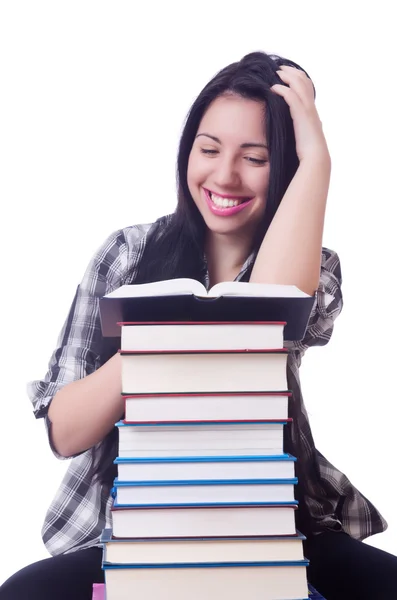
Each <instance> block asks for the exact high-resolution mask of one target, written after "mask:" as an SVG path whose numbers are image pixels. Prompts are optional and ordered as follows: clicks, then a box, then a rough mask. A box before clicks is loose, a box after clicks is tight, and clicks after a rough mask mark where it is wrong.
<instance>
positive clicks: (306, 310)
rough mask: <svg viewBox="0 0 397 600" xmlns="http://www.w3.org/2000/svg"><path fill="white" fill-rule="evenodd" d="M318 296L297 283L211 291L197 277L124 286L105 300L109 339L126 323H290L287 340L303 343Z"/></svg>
mask: <svg viewBox="0 0 397 600" xmlns="http://www.w3.org/2000/svg"><path fill="white" fill-rule="evenodd" d="M313 303H314V297H313V296H309V295H308V294H305V293H304V292H302V291H301V290H299V289H298V288H297V287H295V286H293V285H280V284H267V283H246V282H243V281H225V282H223V283H218V284H216V285H214V286H213V287H212V288H211V289H210V290H209V291H208V292H207V290H206V289H205V287H204V285H203V284H202V283H200V282H199V281H195V280H194V279H170V280H164V281H156V282H153V283H143V284H135V285H133V284H132V285H123V286H121V287H119V288H118V289H116V290H113V291H112V292H110V293H109V294H107V295H106V296H104V297H103V298H101V299H100V301H99V309H100V317H101V327H102V334H103V336H104V337H113V338H119V337H120V334H121V327H120V323H122V322H124V323H126V322H153V321H156V322H171V321H173V322H175V321H196V322H203V321H212V322H216V321H231V322H235V321H251V322H257V321H285V322H286V323H287V325H286V328H285V331H284V338H285V339H286V340H300V339H302V337H303V335H304V333H305V330H306V326H307V323H308V320H309V316H310V312H311V310H312V307H313Z"/></svg>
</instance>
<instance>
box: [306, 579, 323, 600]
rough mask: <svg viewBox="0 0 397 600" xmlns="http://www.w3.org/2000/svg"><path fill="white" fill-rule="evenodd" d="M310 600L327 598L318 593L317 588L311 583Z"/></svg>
mask: <svg viewBox="0 0 397 600" xmlns="http://www.w3.org/2000/svg"><path fill="white" fill-rule="evenodd" d="M309 600H326V599H325V598H324V596H322V595H321V594H319V593H318V591H317V590H316V589H314V587H313V586H312V585H310V583H309Z"/></svg>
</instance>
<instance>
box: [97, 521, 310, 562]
mask: <svg viewBox="0 0 397 600" xmlns="http://www.w3.org/2000/svg"><path fill="white" fill-rule="evenodd" d="M304 539H305V536H303V535H302V534H301V533H299V532H297V535H291V536H268V537H260V538H258V537H251V538H247V537H245V538H200V539H194V538H191V539H186V538H183V539H162V538H160V539H156V538H152V539H116V538H113V537H112V530H111V529H105V530H104V531H103V533H102V536H101V542H102V543H103V544H104V545H105V548H104V551H105V552H104V560H105V562H108V563H116V564H128V563H140V564H145V563H146V564H156V563H205V562H239V561H246V562H250V561H253V562H258V561H267V560H274V561H280V560H302V559H303V544H302V542H303V540H304Z"/></svg>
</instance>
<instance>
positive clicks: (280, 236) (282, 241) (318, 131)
mask: <svg viewBox="0 0 397 600" xmlns="http://www.w3.org/2000/svg"><path fill="white" fill-rule="evenodd" d="M282 68H283V71H279V72H278V74H279V75H280V77H281V79H283V81H285V82H286V83H288V85H289V87H287V86H285V85H276V86H273V88H272V89H273V90H274V91H275V92H276V93H278V94H280V95H281V96H283V97H284V99H285V101H286V102H287V103H288V105H289V108H290V112H291V116H292V119H293V123H294V131H295V139H296V151H297V155H298V158H299V161H300V164H299V167H298V169H297V171H296V173H295V176H294V177H293V179H292V181H291V183H290V185H289V186H288V189H287V191H286V192H285V194H284V197H283V199H282V201H281V203H280V206H279V208H278V210H277V212H276V214H275V216H274V218H273V221H272V223H271V224H270V227H269V229H268V231H267V233H266V236H265V238H264V240H263V242H262V245H261V247H260V249H259V252H258V255H257V258H256V261H255V265H254V267H253V270H252V274H251V278H250V281H251V282H255V283H282V284H291V285H296V286H297V287H298V288H300V289H301V290H302V291H304V292H307V293H308V294H311V295H312V294H314V292H315V291H316V289H317V287H318V284H319V278H320V266H321V248H322V236H323V229H324V218H325V208H326V201H327V195H328V188H329V182H330V176H331V158H330V155H329V152H328V148H327V144H326V141H325V137H324V134H323V131H322V125H321V121H320V119H319V116H318V113H317V110H316V108H315V105H314V92H313V86H312V83H311V81H310V79H309V78H308V77H307V76H306V74H305V73H303V72H302V71H299V70H298V69H295V68H293V67H282Z"/></svg>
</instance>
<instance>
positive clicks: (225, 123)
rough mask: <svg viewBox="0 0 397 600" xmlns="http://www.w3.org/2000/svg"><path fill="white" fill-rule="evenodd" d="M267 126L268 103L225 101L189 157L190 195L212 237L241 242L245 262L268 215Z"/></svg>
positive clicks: (213, 110)
mask: <svg viewBox="0 0 397 600" xmlns="http://www.w3.org/2000/svg"><path fill="white" fill-rule="evenodd" d="M231 123H232V124H233V127H230V124H231ZM263 124H264V106H263V103H260V102H255V101H253V100H249V99H245V98H242V97H241V96H239V95H235V94H226V95H224V96H220V97H218V98H216V99H215V100H214V102H213V103H212V104H211V105H210V107H209V108H208V109H207V111H206V113H205V115H204V117H203V119H202V121H201V123H200V127H199V130H198V134H197V136H196V139H195V141H194V144H193V147H192V150H191V152H190V156H189V164H188V172H187V180H188V185H189V191H190V193H191V195H192V198H193V200H194V202H195V204H196V206H197V208H198V210H199V211H200V213H201V215H202V217H203V219H204V221H205V224H206V225H207V227H208V230H209V235H210V236H212V237H213V236H216V235H217V234H223V235H228V238H229V243H230V242H232V238H233V237H236V236H237V237H239V238H240V248H241V253H242V262H244V261H243V258H245V257H246V255H247V253H249V251H250V245H251V240H252V238H253V235H254V233H255V230H256V229H257V226H258V222H260V221H261V220H263V217H264V214H265V209H266V198H267V190H268V187H269V176H270V163H269V155H268V150H267V145H266V137H265V131H264V126H263ZM207 132H208V133H207ZM209 132H211V133H209ZM251 140H252V141H251ZM219 217H221V218H219ZM222 217H224V218H222ZM231 217H236V218H231ZM243 237H244V239H245V247H243V246H242V244H241V240H242V238H243ZM244 255H245V256H244ZM240 262H241V261H240ZM241 264H242V263H241ZM214 283H216V282H214Z"/></svg>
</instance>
